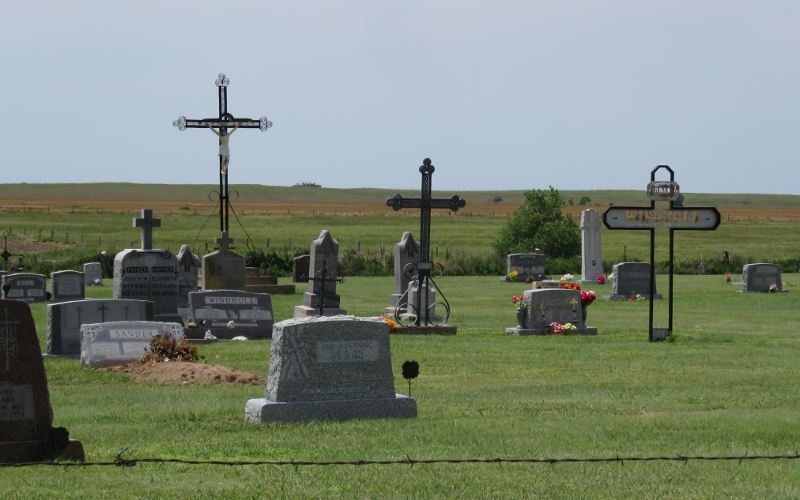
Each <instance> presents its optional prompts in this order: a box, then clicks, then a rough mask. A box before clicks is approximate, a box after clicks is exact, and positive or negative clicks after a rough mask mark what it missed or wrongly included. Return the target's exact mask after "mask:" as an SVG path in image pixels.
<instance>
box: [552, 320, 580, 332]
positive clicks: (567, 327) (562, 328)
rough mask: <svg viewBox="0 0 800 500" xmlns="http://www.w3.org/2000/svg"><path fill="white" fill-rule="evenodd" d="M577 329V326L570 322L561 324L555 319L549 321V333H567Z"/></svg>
mask: <svg viewBox="0 0 800 500" xmlns="http://www.w3.org/2000/svg"><path fill="white" fill-rule="evenodd" d="M577 330H578V327H577V326H575V325H573V324H572V323H564V324H563V325H562V324H561V323H558V322H556V321H553V322H552V323H550V335H569V334H570V333H572V332H574V331H577Z"/></svg>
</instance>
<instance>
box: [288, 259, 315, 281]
mask: <svg viewBox="0 0 800 500" xmlns="http://www.w3.org/2000/svg"><path fill="white" fill-rule="evenodd" d="M310 261H311V256H310V255H299V256H297V257H295V258H294V259H292V281H294V282H295V283H302V282H304V281H308V266H309V264H310Z"/></svg>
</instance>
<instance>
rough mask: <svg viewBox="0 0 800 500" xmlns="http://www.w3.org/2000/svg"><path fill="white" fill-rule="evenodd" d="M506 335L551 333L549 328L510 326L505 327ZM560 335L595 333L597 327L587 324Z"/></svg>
mask: <svg viewBox="0 0 800 500" xmlns="http://www.w3.org/2000/svg"><path fill="white" fill-rule="evenodd" d="M506 335H518V336H525V335H552V333H550V330H531V329H528V328H520V327H518V326H514V327H511V328H506ZM562 335H568V336H569V335H597V328H595V327H593V326H587V327H586V328H584V329H582V330H575V331H572V332H569V333H567V334H562Z"/></svg>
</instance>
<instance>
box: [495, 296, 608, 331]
mask: <svg viewBox="0 0 800 500" xmlns="http://www.w3.org/2000/svg"><path fill="white" fill-rule="evenodd" d="M523 295H524V297H525V302H526V303H527V311H526V325H525V326H526V328H521V327H519V326H517V327H513V328H507V329H506V333H507V334H508V335H545V334H548V333H550V332H551V331H552V330H551V327H550V324H551V323H553V322H555V323H559V324H562V325H564V324H566V323H571V324H572V325H574V326H575V327H576V329H577V330H576V331H574V332H572V333H574V334H579V335H596V334H597V328H593V327H589V326H586V324H585V323H584V320H583V304H582V303H581V292H580V291H579V290H567V289H564V288H539V289H536V290H525V292H524V293H523Z"/></svg>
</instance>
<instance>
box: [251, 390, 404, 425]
mask: <svg viewBox="0 0 800 500" xmlns="http://www.w3.org/2000/svg"><path fill="white" fill-rule="evenodd" d="M416 416H417V401H416V400H415V399H414V398H410V397H408V396H405V395H403V394H396V395H395V397H394V398H385V399H345V400H338V401H298V402H293V403H285V402H272V401H267V400H266V399H264V398H259V399H250V400H248V401H247V405H245V409H244V419H245V422H256V423H268V422H305V421H309V420H352V419H357V418H358V419H361V418H415V417H416Z"/></svg>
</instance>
